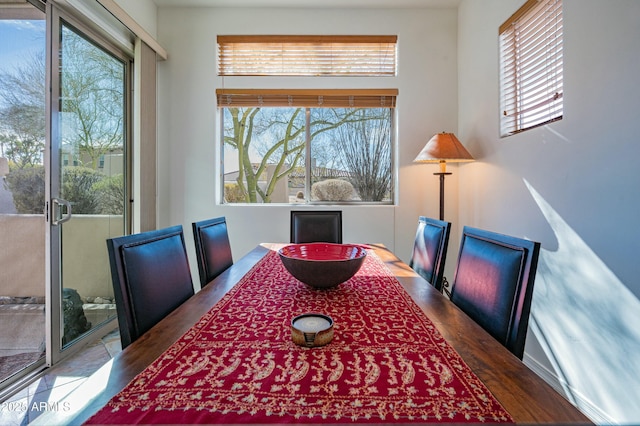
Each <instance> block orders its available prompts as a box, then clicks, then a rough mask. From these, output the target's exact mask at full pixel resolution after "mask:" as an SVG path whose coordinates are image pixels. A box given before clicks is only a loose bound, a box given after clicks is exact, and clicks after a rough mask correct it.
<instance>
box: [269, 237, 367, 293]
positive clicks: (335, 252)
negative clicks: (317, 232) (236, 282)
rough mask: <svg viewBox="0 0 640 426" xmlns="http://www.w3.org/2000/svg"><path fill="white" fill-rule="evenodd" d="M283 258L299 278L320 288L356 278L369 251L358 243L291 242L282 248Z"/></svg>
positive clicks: (285, 264) (280, 253) (281, 257)
mask: <svg viewBox="0 0 640 426" xmlns="http://www.w3.org/2000/svg"><path fill="white" fill-rule="evenodd" d="M278 254H279V255H280V259H281V260H282V263H283V264H284V267H285V268H287V271H289V272H290V273H291V275H293V276H294V277H295V278H297V279H298V280H300V281H302V282H303V283H305V284H307V285H310V286H311V287H316V288H331V287H335V286H337V285H338V284H340V283H343V282H345V281H347V280H348V279H349V278H351V277H353V276H354V275H355V274H356V272H358V270H360V267H361V266H362V263H363V262H364V258H365V257H366V256H367V251H366V250H365V249H364V248H363V247H361V246H358V245H354V244H331V243H307V244H291V245H288V246H285V247H282V248H281V249H280V250H278Z"/></svg>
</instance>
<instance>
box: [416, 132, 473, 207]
mask: <svg viewBox="0 0 640 426" xmlns="http://www.w3.org/2000/svg"><path fill="white" fill-rule="evenodd" d="M469 161H473V157H472V156H471V154H469V151H467V150H466V149H465V147H464V146H462V143H460V141H459V140H458V138H456V136H455V135H454V134H453V133H445V132H442V133H438V134H436V135H434V136H433V137H432V138H431V139H429V142H427V144H426V145H425V146H424V148H422V151H420V154H418V156H417V157H416V158H415V159H414V160H413V162H414V163H439V164H440V171H439V172H437V173H434V175H438V176H440V220H444V177H445V176H446V175H450V174H451V173H450V172H447V162H450V163H460V162H469Z"/></svg>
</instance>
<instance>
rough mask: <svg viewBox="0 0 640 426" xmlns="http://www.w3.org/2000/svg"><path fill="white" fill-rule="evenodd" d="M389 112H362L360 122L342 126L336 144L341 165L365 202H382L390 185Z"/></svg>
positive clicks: (359, 112)
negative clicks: (339, 152)
mask: <svg viewBox="0 0 640 426" xmlns="http://www.w3.org/2000/svg"><path fill="white" fill-rule="evenodd" d="M390 111H391V110H390V109H388V108H380V109H361V110H358V112H357V115H359V116H360V117H361V119H360V120H354V121H350V122H348V123H345V124H343V125H342V126H340V127H339V129H338V132H337V139H336V143H337V146H338V149H339V150H340V151H341V153H342V155H340V156H338V158H339V159H340V163H341V164H342V165H343V167H344V168H345V169H346V170H348V171H349V181H350V182H351V184H352V185H353V187H354V188H355V190H356V191H357V193H358V195H359V196H360V199H361V200H362V201H382V200H383V199H385V198H386V197H388V196H389V191H390V185H391V114H390Z"/></svg>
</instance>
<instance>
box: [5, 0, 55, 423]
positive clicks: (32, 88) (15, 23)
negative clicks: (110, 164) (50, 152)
mask: <svg viewBox="0 0 640 426" xmlns="http://www.w3.org/2000/svg"><path fill="white" fill-rule="evenodd" d="M45 41H46V21H45V13H44V11H43V10H41V9H38V8H36V7H35V6H33V5H31V4H30V3H25V2H22V3H21V4H18V3H17V2H14V3H13V4H8V3H6V2H0V324H1V325H2V327H0V390H1V389H2V387H4V384H5V383H7V382H11V381H13V380H15V377H16V376H19V375H21V374H23V372H25V371H27V370H33V369H35V368H37V367H38V366H39V365H40V366H41V365H42V364H43V363H44V356H45V309H44V306H45V305H44V300H45V216H44V214H43V206H44V192H45V167H44V150H45V74H46V66H45V46H46V43H45ZM0 394H1V392H0ZM0 417H2V415H1V413H0Z"/></svg>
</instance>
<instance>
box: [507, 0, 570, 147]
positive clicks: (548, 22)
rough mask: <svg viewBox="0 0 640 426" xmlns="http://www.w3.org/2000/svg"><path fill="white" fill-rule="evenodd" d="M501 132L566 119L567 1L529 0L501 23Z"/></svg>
mask: <svg viewBox="0 0 640 426" xmlns="http://www.w3.org/2000/svg"><path fill="white" fill-rule="evenodd" d="M500 95H501V111H502V117H501V123H500V134H501V136H509V135H512V134H515V133H518V132H521V131H523V130H527V129H531V128H534V127H537V126H541V125H544V124H548V123H551V122H553V121H557V120H560V119H562V113H563V112H562V103H563V102H562V101H563V88H562V1H561V0H528V1H527V2H526V3H525V4H524V5H523V6H522V7H521V8H520V9H519V10H518V11H517V12H516V13H515V14H513V15H512V16H511V17H510V18H509V19H508V20H507V21H506V22H505V23H504V24H502V26H501V27H500Z"/></svg>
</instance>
